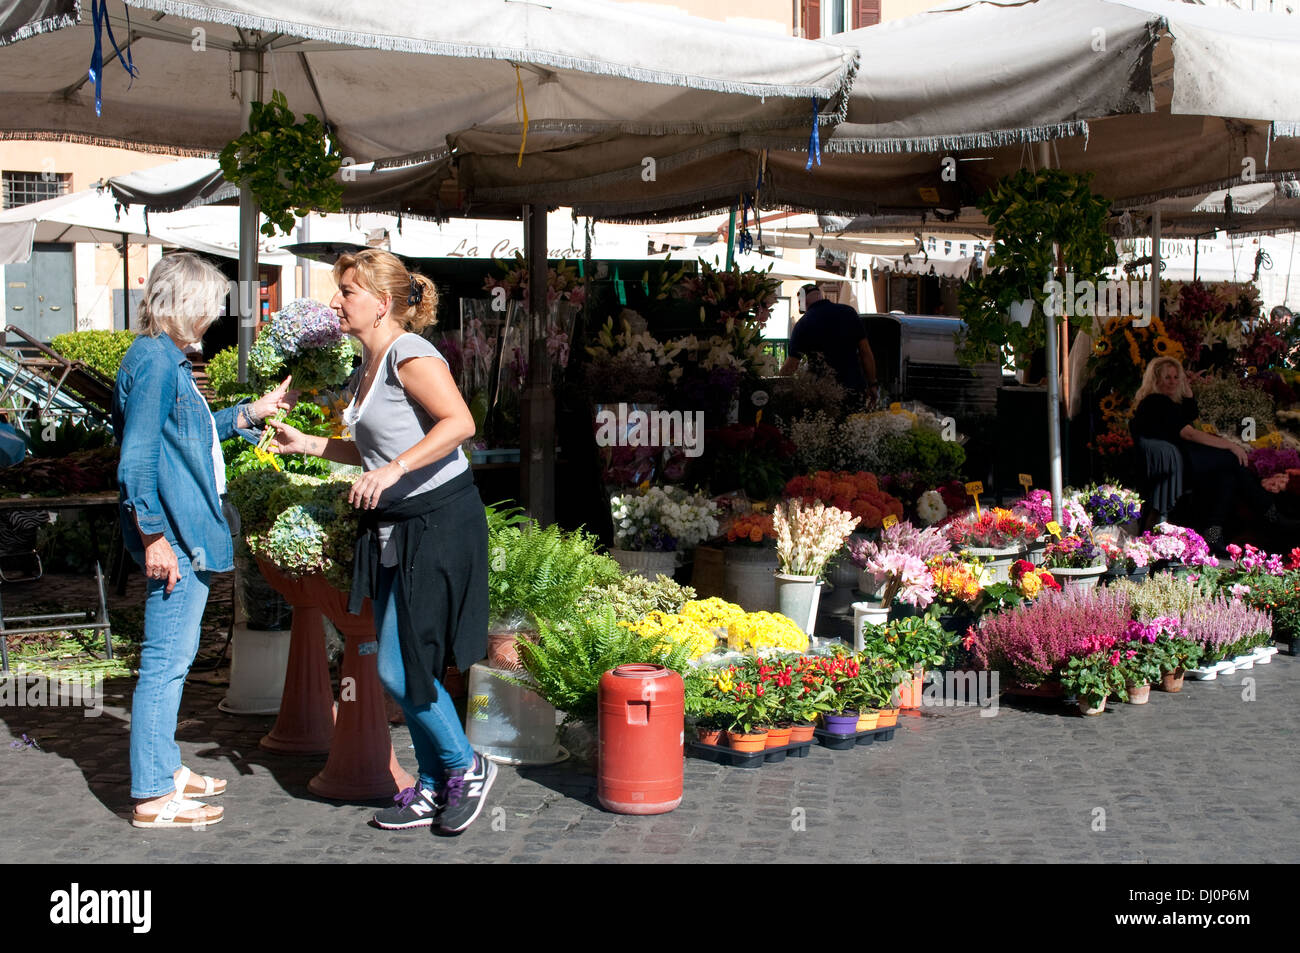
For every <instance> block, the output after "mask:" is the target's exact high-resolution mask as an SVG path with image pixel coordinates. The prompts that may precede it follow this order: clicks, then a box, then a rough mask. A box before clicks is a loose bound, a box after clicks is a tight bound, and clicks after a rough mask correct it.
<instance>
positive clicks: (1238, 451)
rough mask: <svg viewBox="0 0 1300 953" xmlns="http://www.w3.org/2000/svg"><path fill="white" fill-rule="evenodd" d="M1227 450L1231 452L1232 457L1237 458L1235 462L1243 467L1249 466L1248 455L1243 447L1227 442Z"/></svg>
mask: <svg viewBox="0 0 1300 953" xmlns="http://www.w3.org/2000/svg"><path fill="white" fill-rule="evenodd" d="M1228 449H1229V450H1231V451H1232V455H1233V456H1234V457H1236V458H1237V462H1238V463H1240V464H1241V465H1242V466H1243V467H1244V466H1249V465H1250V455H1249V454H1247V453H1246V448H1245V447H1243V446H1241V445H1240V444H1236V443H1233V442H1231V441H1228Z"/></svg>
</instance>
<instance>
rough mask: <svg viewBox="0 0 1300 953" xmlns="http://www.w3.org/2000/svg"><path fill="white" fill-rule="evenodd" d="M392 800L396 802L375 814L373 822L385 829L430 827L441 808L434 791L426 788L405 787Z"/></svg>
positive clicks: (402, 829) (398, 829)
mask: <svg viewBox="0 0 1300 953" xmlns="http://www.w3.org/2000/svg"><path fill="white" fill-rule="evenodd" d="M417 783H418V782H417ZM393 800H394V801H396V802H397V803H396V804H394V805H393V806H392V807H387V808H384V809H383V810H382V811H380V812H379V813H378V814H376V815H375V824H376V825H377V826H379V827H382V828H383V829H384V830H386V831H404V830H407V829H408V828H412V827H432V826H433V824H434V821H436V820H437V819H438V812H439V811H440V810H441V808H440V807H439V806H438V802H437V798H436V796H435V794H434V792H433V791H430V790H428V789H426V788H421V787H414V788H407V789H406V790H404V791H402V793H401V794H398V795H397V796H396V797H394V798H393Z"/></svg>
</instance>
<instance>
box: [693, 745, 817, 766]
mask: <svg viewBox="0 0 1300 953" xmlns="http://www.w3.org/2000/svg"><path fill="white" fill-rule="evenodd" d="M812 746H813V743H812V742H811V741H800V742H797V743H796V744H792V745H781V746H780V747H777V748H764V749H763V750H762V751H736V750H735V749H733V748H728V747H727V746H726V745H706V744H703V743H701V742H699V741H688V742H687V743H686V750H687V751H688V752H690V753H691V754H693V755H694V756H695V757H697V758H702V759H703V760H705V761H713V762H716V763H717V764H729V765H731V766H732V767H736V768H761V767H762V766H763V765H765V764H779V763H780V762H782V761H784V760H785V759H786V757H787V756H789V757H792V758H806V757H808V752H809V751H811V750H812Z"/></svg>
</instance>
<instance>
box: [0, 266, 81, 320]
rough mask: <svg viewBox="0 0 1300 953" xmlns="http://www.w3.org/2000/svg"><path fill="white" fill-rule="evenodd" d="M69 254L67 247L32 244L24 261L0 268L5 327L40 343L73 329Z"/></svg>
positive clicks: (72, 269) (73, 277)
mask: <svg viewBox="0 0 1300 953" xmlns="http://www.w3.org/2000/svg"><path fill="white" fill-rule="evenodd" d="M72 250H73V246H72V245H70V244H53V243H49V244H34V245H32V257H31V258H30V259H29V260H28V261H26V262H24V263H23V264H21V265H5V266H4V282H5V323H6V324H14V325H17V326H18V327H20V328H22V329H23V330H24V331H26V332H27V333H28V334H30V335H31V336H32V337H34V338H36V339H38V340H40V341H49V340H50V338H52V337H54V336H55V335H56V334H66V333H67V332H69V331H75V330H76V329H77V299H76V287H77V281H76V266H75V263H74V261H73V251H72Z"/></svg>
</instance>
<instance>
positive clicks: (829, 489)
mask: <svg viewBox="0 0 1300 953" xmlns="http://www.w3.org/2000/svg"><path fill="white" fill-rule="evenodd" d="M785 495H786V498H787V499H795V498H798V499H801V500H803V501H804V502H805V503H824V504H826V505H827V506H833V507H835V508H836V509H837V510H844V511H845V512H846V513H852V514H853V515H854V516H856V517H857V518H858V519H859V520H860V521H861V522H860V524H859V528H860V529H879V528H880V525H881V521H882V520H883V519H884V518H885V517H886V516H893V517H895V518H896V519H900V520H901V519H902V518H903V504H902V501H901V500H899V499H898V498H897V497H894V496H890V495H889V494H888V493H886V492H885V491H883V490H882V489H880V483H879V482H878V481H877V480H876V476H875V474H874V473H866V472H864V471H858V472H857V473H851V472H849V471H847V470H839V471H833V470H818V471H817V472H816V473H813V474H810V475H808V476H798V477H795V478H794V479H793V480H791V481H790V482H789V483H787V484H786V485H785Z"/></svg>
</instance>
